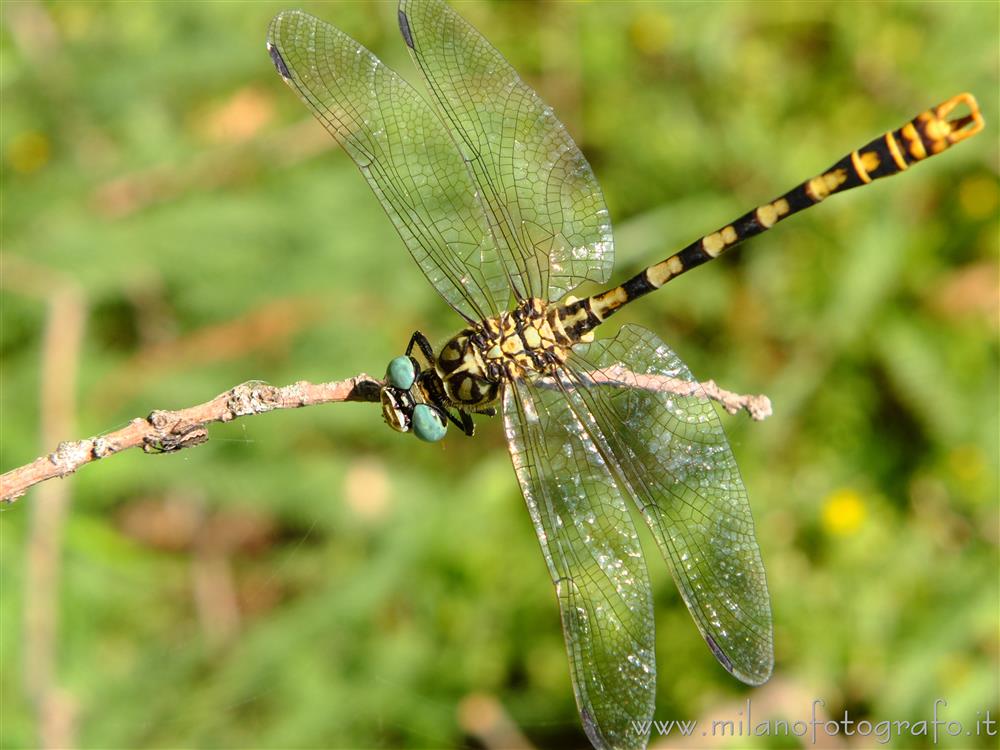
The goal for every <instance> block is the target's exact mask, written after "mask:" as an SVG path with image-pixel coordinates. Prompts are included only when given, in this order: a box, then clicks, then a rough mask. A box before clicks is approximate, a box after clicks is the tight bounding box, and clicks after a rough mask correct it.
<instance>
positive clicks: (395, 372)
mask: <svg viewBox="0 0 1000 750" xmlns="http://www.w3.org/2000/svg"><path fill="white" fill-rule="evenodd" d="M385 376H386V378H388V380H389V385H391V386H392V387H393V388H400V389H402V390H404V391H408V390H410V386H412V385H413V381H414V380H416V379H417V369H416V367H414V365H413V360H412V359H410V358H409V357H405V356H403V357H396V358H395V359H394V360H392V362H390V363H389V367H387V368H386V371H385Z"/></svg>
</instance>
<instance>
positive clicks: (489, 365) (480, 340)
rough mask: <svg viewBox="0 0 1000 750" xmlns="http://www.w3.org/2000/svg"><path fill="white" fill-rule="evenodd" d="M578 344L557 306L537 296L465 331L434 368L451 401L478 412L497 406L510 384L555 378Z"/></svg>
mask: <svg viewBox="0 0 1000 750" xmlns="http://www.w3.org/2000/svg"><path fill="white" fill-rule="evenodd" d="M574 343H576V342H575V341H573V340H572V339H571V338H570V337H569V336H567V335H566V332H565V331H564V330H563V326H562V323H561V320H560V317H559V313H558V308H557V307H555V306H552V307H550V306H549V305H547V304H546V302H545V301H544V300H541V299H537V298H532V299H527V300H524V301H523V302H521V303H520V304H519V305H518V306H517V307H515V308H514V309H513V310H508V311H506V312H503V313H500V314H499V315H495V316H493V317H491V318H486V319H485V320H483V321H481V322H480V323H476V324H474V325H471V326H469V327H468V328H465V329H463V330H462V331H460V332H459V333H458V334H457V335H456V336H454V337H453V338H452V339H450V340H449V341H448V342H447V343H446V344H445V345H444V346H443V347H441V351H440V353H439V354H438V357H437V362H436V363H435V368H434V369H435V372H436V373H437V375H438V377H439V378H440V380H441V383H442V385H443V387H444V391H445V395H446V396H447V398H448V400H449V401H450V402H452V403H454V404H455V405H456V406H459V407H461V408H463V409H475V408H479V407H484V406H488V405H489V404H492V403H493V402H495V401H496V400H497V398H498V397H499V395H500V386H501V385H502V384H503V383H504V382H506V381H508V380H516V379H518V378H523V377H531V376H533V375H546V374H550V373H551V372H552V371H553V370H554V368H556V367H558V366H559V365H561V364H562V363H563V362H565V361H566V358H567V357H568V356H569V348H570V346H572V344H574Z"/></svg>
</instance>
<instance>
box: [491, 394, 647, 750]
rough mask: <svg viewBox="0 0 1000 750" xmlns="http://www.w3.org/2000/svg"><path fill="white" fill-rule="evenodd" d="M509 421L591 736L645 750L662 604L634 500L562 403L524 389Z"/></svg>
mask: <svg viewBox="0 0 1000 750" xmlns="http://www.w3.org/2000/svg"><path fill="white" fill-rule="evenodd" d="M503 414H504V427H505V430H506V434H507V444H508V447H509V449H510V455H511V459H512V460H513V463H514V469H515V471H516V473H517V478H518V481H519V482H520V484H521V490H522V491H523V493H524V499H525V502H526V503H527V505H528V511H529V513H530V514H531V520H532V522H533V523H534V526H535V531H536V533H537V534H538V541H539V543H540V544H541V546H542V553H543V554H544V556H545V561H546V563H547V565H548V568H549V574H550V575H551V576H552V581H553V583H554V584H555V587H556V596H557V598H558V600H559V607H560V610H561V613H562V625H563V635H564V636H565V638H566V650H567V653H568V654H569V663H570V676H571V678H572V682H573V691H574V693H575V695H576V703H577V707H578V709H579V711H580V718H581V719H582V721H583V726H584V730H585V731H586V732H587V736H588V737H589V738H590V741H591V742H592V743H593V745H594V747H597V748H644V747H645V746H646V740H647V736H648V733H649V726H648V722H649V720H650V719H652V716H653V704H654V699H655V686H656V666H655V661H654V653H653V646H654V630H653V603H652V595H651V592H650V586H649V579H648V576H647V573H646V565H645V562H644V561H643V557H642V551H641V548H640V547H639V541H638V538H637V537H636V532H635V526H634V525H633V523H632V519H631V517H630V516H629V512H628V508H627V507H626V504H625V500H624V498H623V497H622V496H621V493H620V491H619V489H618V486H617V484H616V483H615V481H614V477H613V476H612V474H611V472H610V471H609V469H608V467H607V465H606V464H605V462H604V460H603V458H602V456H601V452H600V451H599V450H598V449H597V447H596V446H595V445H594V444H593V442H591V440H590V438H589V437H588V436H587V432H586V431H585V430H584V429H582V427H581V425H580V424H579V422H578V419H577V417H576V416H575V415H574V414H573V412H572V410H571V409H570V408H569V405H568V403H567V401H566V399H565V397H564V396H563V394H562V393H559V392H558V391H557V390H556V391H554V390H545V389H541V388H536V387H535V386H532V385H530V384H528V383H526V382H524V381H517V382H514V383H512V384H511V385H510V386H509V387H508V388H506V389H505V393H504V402H503ZM640 726H643V727H644V729H645V731H642V730H641V729H640Z"/></svg>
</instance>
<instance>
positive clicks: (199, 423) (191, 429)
mask: <svg viewBox="0 0 1000 750" xmlns="http://www.w3.org/2000/svg"><path fill="white" fill-rule="evenodd" d="M587 377H588V378H589V379H590V380H591V381H592V382H594V383H598V384H608V385H616V386H621V387H629V388H642V389H645V390H653V391H662V392H664V393H673V394H676V395H678V396H697V395H699V392H700V393H701V395H703V396H704V397H705V398H707V399H710V400H712V401H717V402H719V404H721V405H722V407H723V408H724V409H725V410H726V411H727V412H729V413H730V414H735V413H737V412H738V411H740V410H742V409H745V410H746V411H747V413H748V414H749V415H750V417H751V418H752V419H754V420H758V421H759V420H762V419H765V418H767V417H769V416H770V415H771V402H770V400H769V399H768V398H767V396H759V395H757V396H755V395H750V396H743V395H740V394H738V393H732V392H731V391H727V390H724V389H722V388H720V387H719V386H718V385H716V383H715V381H713V380H708V381H705V382H703V383H699V382H698V381H692V380H684V379H681V378H671V377H667V376H664V375H642V374H636V373H633V372H630V371H629V370H627V369H625V368H624V367H620V366H616V367H606V368H603V369H601V370H593V371H592V372H590V373H587ZM380 387H381V382H380V381H378V380H375V379H374V378H372V377H370V376H368V375H365V374H364V373H362V374H360V375H358V376H357V377H353V378H348V379H347V380H340V381H334V382H330V383H309V382H307V381H305V380H301V381H299V382H298V383H293V384H291V385H286V386H283V387H280V388H279V387H277V386H273V385H269V384H267V383H264V382H261V381H257V380H255V381H250V382H247V383H243V384H241V385H238V386H236V387H235V388H232V389H230V390H228V391H226V392H225V393H221V394H219V395H218V396H216V397H215V398H213V399H212V400H211V401H206V402H205V403H203V404H198V405H196V406H191V407H188V408H186V409H178V410H176V411H165V410H157V411H154V412H152V413H151V414H150V415H149V416H148V417H145V418H139V419H133V420H132V421H131V422H129V423H128V425H126V426H125V427H123V428H121V429H120V430H115V431H114V432H109V433H106V434H104V435H97V436H95V437H90V438H86V439H84V440H77V441H73V442H65V443H60V444H59V446H58V448H56V450H55V451H54V452H52V453H50V454H48V455H47V456H40V457H38V458H36V459H35V460H34V461H32V462H31V463H30V464H25V465H24V466H20V467H18V468H16V469H12V470H10V471H8V472H7V473H5V474H3V475H2V476H0V502H4V503H10V502H13V501H14V500H16V499H17V498H19V497H21V496H22V495H23V494H24V493H25V492H26V491H27V489H28V488H29V487H31V486H32V485H35V484H38V483H39V482H44V481H45V480H47V479H53V478H55V477H65V476H68V475H69V474H72V473H73V472H75V471H76V470H77V469H79V468H80V467H81V466H83V465H85V464H88V463H92V462H94V461H97V460H98V459H101V458H107V457H108V456H111V455H114V454H115V453H120V452H121V451H123V450H127V449H129V448H141V449H142V450H143V451H145V452H146V453H171V452H173V451H179V450H181V449H183V448H191V447H193V446H195V445H201V444H202V443H204V442H206V441H207V440H208V425H209V424H211V423H213V422H231V421H233V420H234V419H236V418H237V417H246V416H250V415H253V414H263V413H265V412H269V411H274V410H276V409H297V408H299V407H301V406H316V405H319V404H329V403H336V402H338V401H369V402H377V401H378V400H379V388H380Z"/></svg>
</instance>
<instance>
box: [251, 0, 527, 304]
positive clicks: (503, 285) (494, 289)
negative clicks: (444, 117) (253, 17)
mask: <svg viewBox="0 0 1000 750" xmlns="http://www.w3.org/2000/svg"><path fill="white" fill-rule="evenodd" d="M268 49H269V50H270V51H271V56H272V58H273V59H274V62H275V67H276V68H277V69H278V72H279V73H280V74H281V75H282V77H283V78H284V79H285V81H286V82H287V83H289V84H290V85H291V86H292V88H293V89H295V91H296V92H297V93H298V95H299V97H300V98H301V99H302V101H303V102H305V104H306V105H307V106H308V107H309V109H310V110H312V113H313V114H314V115H315V116H316V118H317V119H318V120H319V121H320V122H321V123H322V124H323V126H324V127H325V128H326V129H327V130H328V131H329V132H330V134H331V135H332V136H333V137H334V138H335V139H336V140H337V141H338V142H339V143H340V145H341V146H342V147H343V149H344V150H345V151H346V152H347V153H348V155H349V156H350V157H351V158H352V159H353V160H354V162H355V163H356V164H357V165H358V167H359V168H360V169H361V172H362V174H363V175H364V176H365V179H366V180H367V181H368V184H369V185H370V186H371V188H372V190H373V191H374V192H375V195H376V196H378V199H379V201H381V203H382V206H383V208H385V211H386V213H387V214H388V215H389V218H390V219H392V223H393V224H394V225H395V227H396V230H397V231H398V232H399V234H400V236H401V237H402V238H403V242H404V243H405V244H406V246H407V248H408V249H409V251H410V253H411V254H412V255H413V259H414V260H415V261H416V262H417V265H419V266H420V268H421V270H422V271H423V272H424V274H425V275H426V276H427V278H428V280H430V282H431V284H433V285H434V287H435V288H436V289H437V290H438V292H440V293H441V295H442V296H443V297H444V298H445V299H446V300H447V301H448V303H449V304H450V305H451V306H452V307H453V308H455V309H456V310H457V311H458V312H459V313H460V314H461V315H463V316H464V317H465V318H466V319H469V320H481V319H482V318H485V317H488V316H489V315H492V314H495V313H497V312H500V311H501V310H504V309H506V308H507V304H508V302H509V300H510V288H509V286H508V282H507V278H506V276H505V275H504V273H503V269H502V267H501V266H500V264H499V257H498V255H497V253H496V250H495V248H494V245H493V241H492V236H491V235H490V232H489V228H488V225H487V222H486V217H485V214H484V213H483V208H482V204H481V203H480V202H479V201H478V199H477V198H476V188H475V186H474V184H473V181H472V177H471V175H470V172H469V169H468V167H467V166H466V165H465V163H464V162H463V160H462V157H461V155H460V154H459V152H458V149H457V148H456V147H455V143H454V141H452V140H451V136H450V135H449V134H448V131H447V130H446V129H445V127H444V125H443V123H442V122H441V121H440V120H439V119H438V118H437V116H436V115H435V113H434V111H433V110H432V109H431V107H430V105H429V104H428V103H427V102H426V101H425V100H424V99H423V98H422V97H421V96H420V95H419V94H418V93H417V92H416V91H415V90H414V89H413V88H412V87H411V86H410V85H409V84H408V83H406V81H404V80H403V79H402V78H400V77H399V76H398V75H396V74H395V73H394V72H393V71H392V70H390V69H389V68H387V67H386V66H385V65H383V64H382V62H381V61H380V60H379V59H378V58H377V57H375V55H373V54H372V53H371V52H370V51H368V50H367V49H366V48H365V47H363V46H361V45H360V44H358V43H357V42H356V41H354V40H353V39H352V38H351V37H349V36H347V35H346V34H344V33H343V32H341V31H339V30H338V29H336V28H334V27H333V26H330V25H329V24H327V23H324V22H323V21H321V20H320V19H318V18H314V17H313V16H310V15H308V14H306V13H303V12H301V11H285V12H283V13H280V14H279V15H278V16H276V17H275V19H274V20H273V21H272V22H271V27H270V30H269V32H268Z"/></svg>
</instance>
